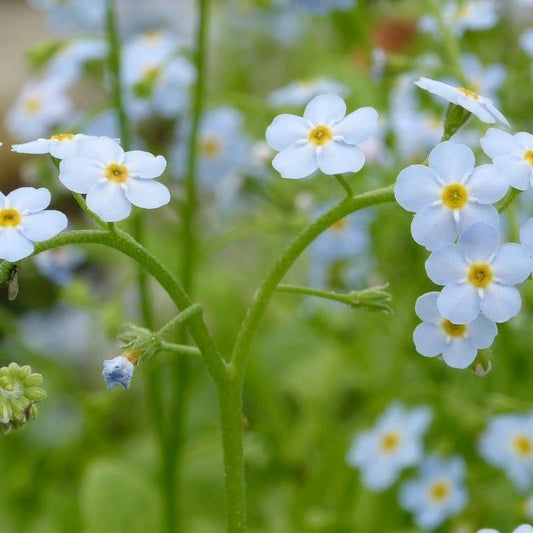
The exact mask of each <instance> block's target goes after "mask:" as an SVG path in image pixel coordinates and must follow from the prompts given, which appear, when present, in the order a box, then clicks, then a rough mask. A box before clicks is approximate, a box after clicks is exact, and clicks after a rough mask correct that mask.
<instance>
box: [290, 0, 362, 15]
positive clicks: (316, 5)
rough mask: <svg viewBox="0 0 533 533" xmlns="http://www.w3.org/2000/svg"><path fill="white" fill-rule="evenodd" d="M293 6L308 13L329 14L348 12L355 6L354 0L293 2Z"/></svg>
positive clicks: (306, 0) (300, 0) (299, 0)
mask: <svg viewBox="0 0 533 533" xmlns="http://www.w3.org/2000/svg"><path fill="white" fill-rule="evenodd" d="M293 2H294V4H295V5H296V6H297V7H299V8H301V9H303V10H305V11H308V12H309V13H319V14H324V13H329V12H330V11H348V10H350V9H353V8H354V7H355V5H356V3H357V2H356V0H293Z"/></svg>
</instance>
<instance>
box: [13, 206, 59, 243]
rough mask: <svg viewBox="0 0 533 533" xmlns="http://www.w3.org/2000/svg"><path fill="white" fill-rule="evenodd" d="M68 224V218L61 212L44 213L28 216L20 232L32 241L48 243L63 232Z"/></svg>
mask: <svg viewBox="0 0 533 533" xmlns="http://www.w3.org/2000/svg"><path fill="white" fill-rule="evenodd" d="M67 224H68V220H67V217H66V216H65V215H64V214H63V213H61V212H59V211H54V210H50V211H42V212H41V213H35V214H32V215H26V216H25V217H24V218H23V221H22V227H21V228H20V232H21V233H22V235H24V237H26V238H27V239H30V240H31V241H46V240H47V239H51V238H52V237H55V236H56V235H57V234H58V233H60V232H61V231H63V230H64V229H65V228H66V227H67Z"/></svg>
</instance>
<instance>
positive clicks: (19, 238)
mask: <svg viewBox="0 0 533 533" xmlns="http://www.w3.org/2000/svg"><path fill="white" fill-rule="evenodd" d="M50 199H51V196H50V191H49V190H48V189H45V188H44V187H41V188H40V189H35V188H34V187H20V188H19V189H15V190H14V191H12V192H10V193H9V194H8V195H7V196H4V195H3V194H2V193H0V259H5V260H6V261H11V262H14V261H19V260H20V259H24V258H25V257H28V256H29V255H31V254H32V253H33V250H34V246H33V243H34V242H40V241H46V240H48V239H51V238H52V237H55V236H56V235H57V234H58V233H60V232H61V231H63V230H64V229H65V228H66V227H67V217H66V216H65V215H64V214H63V213H60V212H59V211H54V210H49V209H46V208H47V207H48V205H49V204H50Z"/></svg>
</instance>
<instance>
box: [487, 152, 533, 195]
mask: <svg viewBox="0 0 533 533" xmlns="http://www.w3.org/2000/svg"><path fill="white" fill-rule="evenodd" d="M494 165H495V166H496V168H497V169H498V170H499V171H500V172H501V173H502V174H504V175H505V177H506V178H507V181H508V183H509V185H510V186H512V187H514V188H515V189H520V190H521V191H525V190H526V189H528V188H529V187H530V186H531V176H532V169H533V167H531V165H530V164H529V163H528V162H527V161H526V160H525V159H524V157H523V156H518V155H499V156H497V157H496V158H495V159H494Z"/></svg>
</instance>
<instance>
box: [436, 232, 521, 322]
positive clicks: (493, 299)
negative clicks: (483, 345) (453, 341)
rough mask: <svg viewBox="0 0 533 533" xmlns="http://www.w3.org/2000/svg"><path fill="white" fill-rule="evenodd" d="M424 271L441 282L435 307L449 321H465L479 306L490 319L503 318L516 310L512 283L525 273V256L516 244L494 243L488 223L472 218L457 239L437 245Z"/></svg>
mask: <svg viewBox="0 0 533 533" xmlns="http://www.w3.org/2000/svg"><path fill="white" fill-rule="evenodd" d="M426 271H427V274H428V276H429V278H430V279H431V280H432V281H434V282H435V283H437V284H438V285H444V288H443V289H442V292H441V293H440V294H439V296H438V298H437V307H438V310H439V312H440V313H441V314H442V315H443V316H444V317H445V318H447V319H448V320H450V321H451V322H453V323H454V324H469V323H470V322H473V321H474V320H475V319H476V318H477V317H478V316H479V313H480V311H482V312H483V314H484V315H485V316H486V317H487V318H488V319H490V320H492V321H494V322H506V321H507V320H509V319H510V318H512V317H513V316H516V315H517V314H518V312H519V311H520V307H521V300H520V293H519V292H518V290H517V289H516V288H515V287H514V285H516V284H518V283H521V282H522V281H524V280H525V279H526V278H527V277H528V276H529V274H530V273H531V256H530V254H529V251H528V249H527V248H526V247H525V246H523V245H521V244H514V243H506V244H502V245H500V239H499V233H498V230H497V229H496V228H495V227H494V226H490V225H488V224H484V223H483V222H476V223H474V224H472V226H470V227H469V228H468V229H467V230H465V231H464V232H463V233H462V234H461V236H460V237H459V241H458V243H457V244H445V245H443V246H440V247H439V248H437V249H436V250H435V251H434V252H433V253H432V254H431V255H430V256H429V259H428V260H427V261H426Z"/></svg>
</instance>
